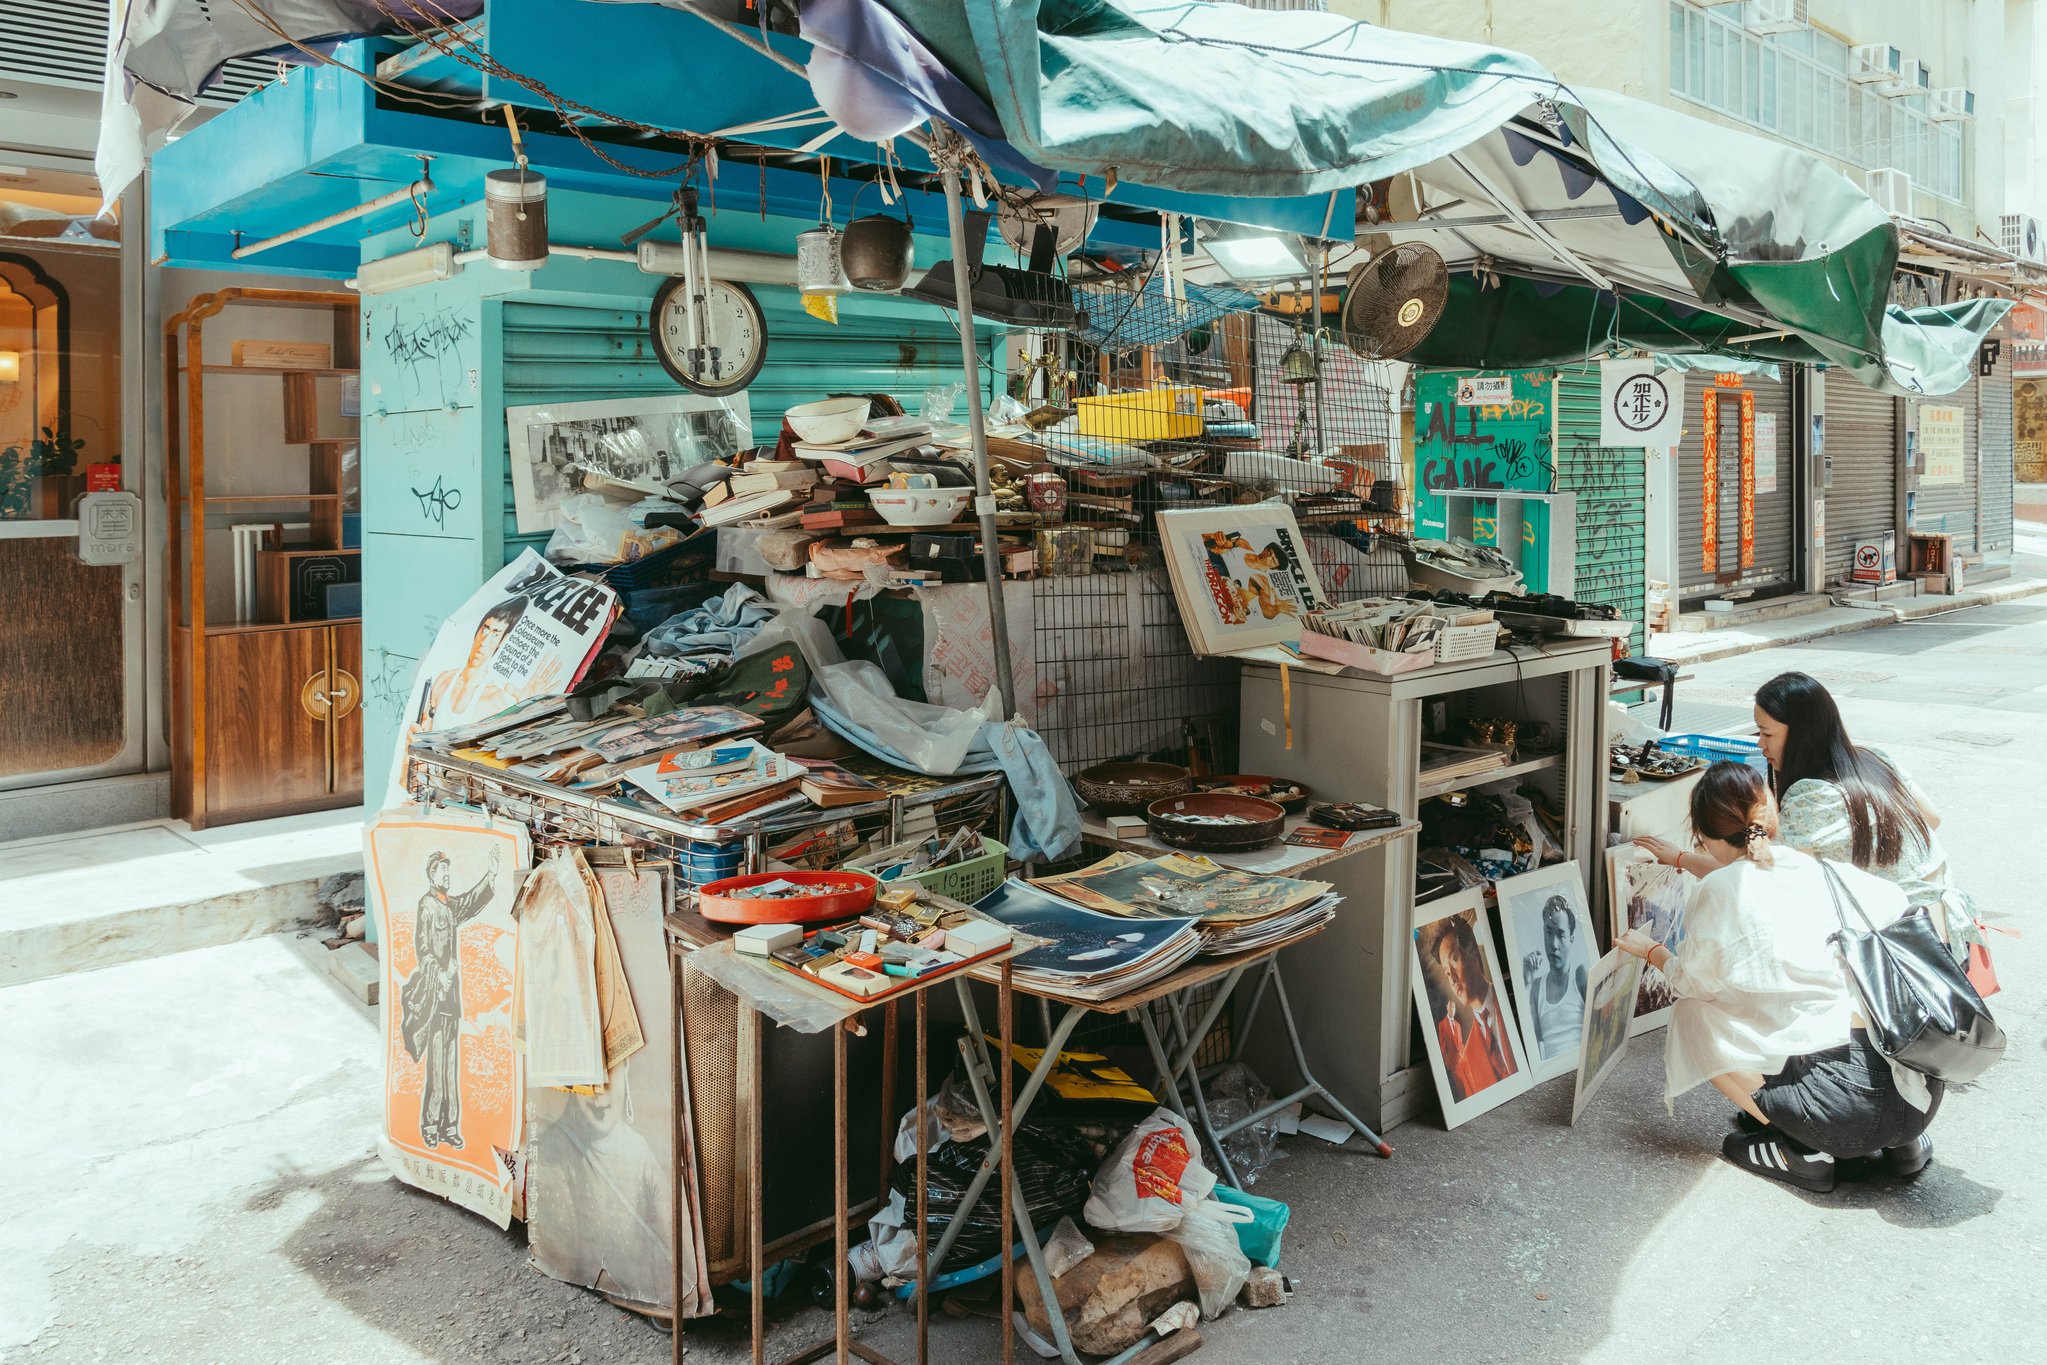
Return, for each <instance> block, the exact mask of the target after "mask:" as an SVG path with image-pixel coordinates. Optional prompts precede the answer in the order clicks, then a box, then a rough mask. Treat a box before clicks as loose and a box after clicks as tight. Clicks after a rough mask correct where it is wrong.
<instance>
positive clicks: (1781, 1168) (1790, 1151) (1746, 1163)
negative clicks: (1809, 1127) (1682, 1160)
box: [1720, 1130, 1834, 1194]
mask: <svg viewBox="0 0 2047 1365" xmlns="http://www.w3.org/2000/svg"><path fill="white" fill-rule="evenodd" d="M1720 1155H1722V1156H1723V1157H1726V1158H1727V1159H1728V1160H1729V1161H1731V1162H1733V1163H1734V1164H1735V1165H1737V1166H1739V1167H1741V1168H1742V1169H1743V1170H1745V1171H1752V1172H1754V1173H1755V1174H1757V1175H1759V1176H1762V1177H1764V1178H1765V1179H1768V1180H1781V1181H1783V1182H1784V1183H1785V1184H1787V1185H1796V1186H1798V1188H1800V1189H1801V1190H1811V1191H1812V1192H1813V1193H1814V1194H1826V1193H1828V1192H1829V1191H1830V1190H1832V1189H1833V1188H1834V1158H1832V1157H1831V1156H1828V1155H1827V1154H1826V1153H1825V1152H1813V1151H1806V1150H1802V1149H1800V1148H1798V1147H1794V1146H1793V1145H1792V1143H1791V1142H1790V1140H1789V1139H1787V1138H1786V1137H1784V1135H1783V1134H1781V1133H1775V1132H1770V1131H1767V1130H1766V1131H1764V1132H1761V1133H1729V1134H1728V1135H1727V1140H1726V1141H1725V1142H1722V1143H1721V1144H1720Z"/></svg>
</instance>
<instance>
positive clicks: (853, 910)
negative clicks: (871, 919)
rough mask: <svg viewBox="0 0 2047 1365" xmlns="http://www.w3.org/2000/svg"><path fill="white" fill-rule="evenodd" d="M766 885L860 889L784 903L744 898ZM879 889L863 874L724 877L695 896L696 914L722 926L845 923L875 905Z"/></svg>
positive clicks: (801, 898)
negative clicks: (751, 889)
mask: <svg viewBox="0 0 2047 1365" xmlns="http://www.w3.org/2000/svg"><path fill="white" fill-rule="evenodd" d="M769 882H794V883H796V884H797V885H799V886H802V885H814V886H844V885H845V884H846V883H848V882H858V883H860V889H859V890H857V891H827V892H824V893H822V894H820V895H816V896H790V897H788V898H786V899H783V900H748V899H747V898H746V897H745V895H744V894H743V893H744V892H745V890H746V888H748V887H749V886H765V885H766V884H767V883H769ZM880 885H881V883H880V882H878V881H877V880H875V879H874V878H873V877H872V876H870V875H868V874H867V873H865V872H749V873H748V874H746V875H745V876H743V877H725V878H721V879H720V880H718V881H715V882H709V883H707V884H705V885H704V886H703V887H702V888H701V889H699V890H698V892H697V911H698V913H700V914H701V915H703V917H704V918H705V919H714V920H718V921H719V922H721V923H724V924H810V923H812V922H814V921H817V920H825V919H848V918H853V917H857V916H858V915H860V914H861V913H862V912H863V911H865V910H867V909H868V908H869V907H870V906H872V905H873V904H874V893H875V891H876V889H877V888H879V887H880Z"/></svg>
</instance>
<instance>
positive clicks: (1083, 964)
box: [974, 877, 1201, 1003]
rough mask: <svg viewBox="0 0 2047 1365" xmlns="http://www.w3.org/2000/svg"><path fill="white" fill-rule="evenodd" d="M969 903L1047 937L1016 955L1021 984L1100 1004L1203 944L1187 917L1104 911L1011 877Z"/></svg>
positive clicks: (1178, 962) (1190, 954)
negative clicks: (1129, 914) (1142, 916)
mask: <svg viewBox="0 0 2047 1365" xmlns="http://www.w3.org/2000/svg"><path fill="white" fill-rule="evenodd" d="M974 908H975V909H977V910H979V911H980V912H981V913H982V914H984V915H986V916H988V917H989V918H990V919H992V920H995V921H996V922H997V923H999V924H1001V925H1003V926H1005V927H1007V928H1009V929H1011V930H1016V931H1020V932H1022V933H1026V934H1030V935H1033V936H1035V937H1037V938H1041V939H1044V940H1045V943H1044V945H1043V946H1042V947H1038V948H1033V949H1032V950H1031V951H1030V952H1028V953H1025V954H1023V955H1022V956H1020V957H1017V958H1015V959H1014V960H1013V963H1012V965H1013V967H1014V969H1015V973H1016V976H1015V979H1016V982H1017V984H1018V985H1022V986H1028V987H1030V988H1032V989H1035V990H1042V991H1047V992H1050V993H1053V994H1057V995H1060V996H1064V997H1066V998H1069V999H1074V1000H1086V1001H1091V1002H1097V1003H1099V1002H1100V1001H1104V1000H1111V999H1114V998H1115V997H1116V996H1119V995H1124V994H1127V993H1128V992H1130V991H1134V990H1138V989H1140V988H1141V987H1144V986H1147V985H1149V984H1151V983H1152V982H1154V981H1157V980H1158V979H1159V978H1161V977H1163V976H1166V975H1167V974H1169V973H1171V972H1172V971H1174V970H1175V969H1176V968H1178V967H1180V966H1181V965H1182V964H1184V963H1185V962H1186V961H1187V960H1188V959H1189V958H1191V957H1193V956H1194V955H1195V954H1196V953H1198V952H1200V951H1201V934H1200V932H1199V931H1198V930H1197V929H1196V928H1195V922H1194V920H1193V919H1192V918H1191V917H1188V916H1161V917H1147V918H1137V917H1133V916H1124V915H1105V914H1101V913H1099V912H1097V911H1094V910H1089V909H1085V908H1083V907H1082V906H1079V905H1076V904H1074V903H1073V902H1071V901H1068V900H1063V899H1061V898H1059V897H1057V896H1048V895H1046V894H1045V893H1044V892H1042V891H1040V890H1038V889H1037V888H1035V887H1033V886H1031V885H1029V884H1027V883H1025V882H1021V881H1018V880H1017V879H1016V878H1014V877H1012V878H1010V879H1009V880H1008V881H1006V882H1004V883H1003V884H1002V885H1001V886H999V887H997V888H995V890H993V891H991V892H989V893H988V894H987V895H986V896H984V897H982V898H981V900H980V901H978V902H977V903H976V904H975V907H974Z"/></svg>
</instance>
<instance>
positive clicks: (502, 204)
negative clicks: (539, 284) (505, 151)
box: [483, 166, 547, 270]
mask: <svg viewBox="0 0 2047 1365" xmlns="http://www.w3.org/2000/svg"><path fill="white" fill-rule="evenodd" d="M483 205H484V248H485V250H486V252H487V253H488V255H489V257H490V263H491V264H492V265H494V266H497V267H498V268H499V269H502V270H538V269H540V267H542V266H544V265H546V264H547V177H546V176H544V175H541V174H540V173H538V172H537V171H530V170H527V169H526V168H525V167H523V166H521V167H518V168H516V169H510V168H508V169H505V170H496V171H492V172H490V173H489V174H488V175H486V176H484V177H483Z"/></svg>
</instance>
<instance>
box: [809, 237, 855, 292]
mask: <svg viewBox="0 0 2047 1365" xmlns="http://www.w3.org/2000/svg"><path fill="white" fill-rule="evenodd" d="M851 287H852V286H850V285H849V284H847V282H846V272H845V271H844V270H842V269H841V268H840V266H839V231H838V229H837V228H835V227H833V226H832V225H831V224H829V223H820V224H818V225H817V226H816V227H814V228H811V229H810V230H809V231H808V232H799V233H797V234H796V289H797V292H798V293H802V294H839V293H844V292H845V291H846V290H847V289H849V288H851Z"/></svg>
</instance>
